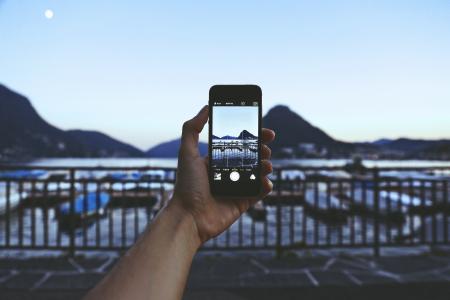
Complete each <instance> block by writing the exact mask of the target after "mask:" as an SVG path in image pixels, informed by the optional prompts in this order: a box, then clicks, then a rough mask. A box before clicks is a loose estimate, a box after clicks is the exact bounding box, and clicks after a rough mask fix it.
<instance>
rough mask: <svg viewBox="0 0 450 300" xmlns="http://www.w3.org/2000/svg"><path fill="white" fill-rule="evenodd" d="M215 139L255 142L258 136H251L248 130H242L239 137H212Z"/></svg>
mask: <svg viewBox="0 0 450 300" xmlns="http://www.w3.org/2000/svg"><path fill="white" fill-rule="evenodd" d="M212 138H213V139H217V140H237V139H244V140H254V139H257V138H258V137H257V136H254V135H253V134H251V133H250V132H248V131H247V130H245V129H244V130H242V131H241V133H239V135H238V136H232V135H225V136H223V137H218V136H215V135H212Z"/></svg>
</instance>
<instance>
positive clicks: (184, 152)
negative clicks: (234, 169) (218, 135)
mask: <svg viewBox="0 0 450 300" xmlns="http://www.w3.org/2000/svg"><path fill="white" fill-rule="evenodd" d="M207 121H208V106H205V107H203V109H202V110H200V112H199V113H198V114H197V116H195V117H194V118H193V119H191V120H189V121H187V122H185V123H184V125H183V134H182V138H181V146H180V152H179V155H178V171H177V180H176V184H175V190H174V196H173V199H172V200H171V201H170V203H169V206H177V208H178V209H179V210H181V211H182V212H183V213H185V214H189V215H190V216H192V218H193V220H194V224H195V227H196V230H197V233H198V238H199V240H200V242H201V243H204V242H206V241H207V240H209V239H211V238H213V237H215V236H217V235H219V234H220V233H222V232H223V231H225V230H226V229H227V228H228V227H230V226H231V224H233V223H234V221H236V220H237V219H238V218H239V217H240V216H241V215H242V214H243V213H244V212H245V211H246V210H247V209H248V208H249V207H250V206H252V205H253V204H255V203H256V202H257V201H258V200H260V199H262V198H264V197H265V196H266V195H267V194H269V193H270V192H271V191H272V187H273V185H272V182H271V181H270V180H269V179H268V178H267V175H268V174H269V173H271V172H272V164H271V162H270V161H269V159H270V155H271V150H270V148H269V147H267V145H265V144H267V143H270V142H271V141H272V140H273V139H274V138H275V133H274V132H273V131H272V130H269V129H263V130H262V143H263V145H262V149H261V152H262V157H261V159H262V160H261V176H262V178H261V183H262V189H261V190H262V191H261V195H259V196H258V197H254V198H227V199H223V198H219V197H214V196H213V195H211V192H210V187H209V176H208V159H207V158H204V157H201V156H200V154H199V152H198V137H199V133H200V132H201V131H202V129H203V127H204V125H205V124H206V122H207Z"/></svg>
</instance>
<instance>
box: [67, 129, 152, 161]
mask: <svg viewBox="0 0 450 300" xmlns="http://www.w3.org/2000/svg"><path fill="white" fill-rule="evenodd" d="M67 133H68V134H69V135H70V136H71V137H73V138H74V140H76V141H77V142H78V143H80V144H82V145H83V150H84V155H85V156H89V157H99V156H100V157H142V156H143V155H144V154H143V152H142V151H141V150H139V149H137V148H136V147H134V146H131V145H129V144H126V143H122V142H121V141H119V140H116V139H114V138H113V137H110V136H108V135H106V134H104V133H101V132H98V131H86V130H68V131H67Z"/></svg>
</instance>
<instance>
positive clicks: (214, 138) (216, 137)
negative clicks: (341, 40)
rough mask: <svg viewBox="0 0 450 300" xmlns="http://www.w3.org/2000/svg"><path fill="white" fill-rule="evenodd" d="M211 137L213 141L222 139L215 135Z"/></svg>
mask: <svg viewBox="0 0 450 300" xmlns="http://www.w3.org/2000/svg"><path fill="white" fill-rule="evenodd" d="M211 137H212V139H213V140H218V139H220V137H218V136H216V135H214V134H213V135H211Z"/></svg>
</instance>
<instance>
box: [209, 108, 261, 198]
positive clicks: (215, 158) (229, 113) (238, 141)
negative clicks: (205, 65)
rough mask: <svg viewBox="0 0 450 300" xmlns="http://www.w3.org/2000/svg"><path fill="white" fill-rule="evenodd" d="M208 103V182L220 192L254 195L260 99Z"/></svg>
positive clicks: (257, 184)
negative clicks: (209, 112)
mask: <svg viewBox="0 0 450 300" xmlns="http://www.w3.org/2000/svg"><path fill="white" fill-rule="evenodd" d="M211 104H212V107H211V109H212V113H211V116H212V126H211V136H210V143H211V144H210V148H211V149H210V155H211V157H210V164H211V166H210V167H211V169H210V170H211V176H212V178H211V181H212V184H213V186H214V187H215V190H216V191H218V192H219V193H221V194H232V195H236V196H238V195H249V194H256V193H257V191H258V189H259V183H260V177H259V168H260V166H259V164H260V159H259V138H260V137H259V131H260V130H259V110H260V107H259V106H260V102H259V101H253V100H251V99H250V100H245V99H232V100H224V101H212V103H211Z"/></svg>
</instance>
